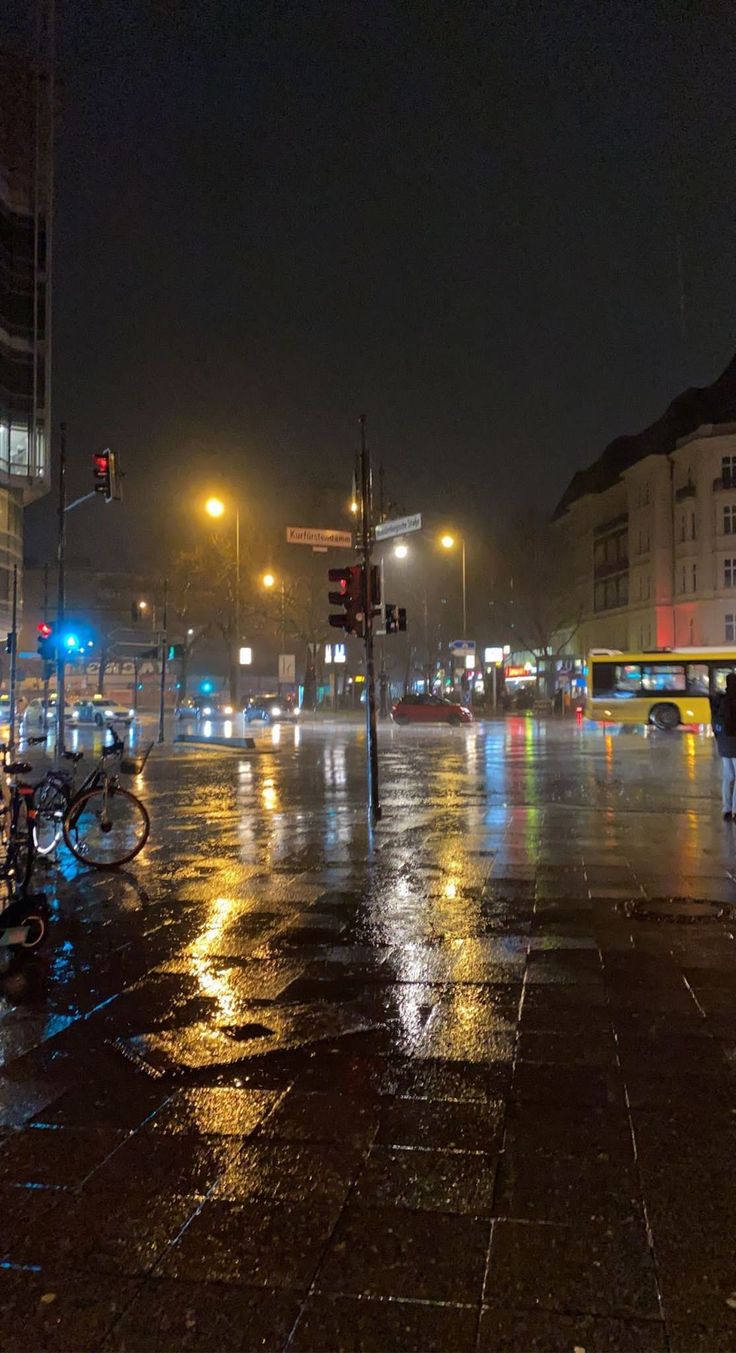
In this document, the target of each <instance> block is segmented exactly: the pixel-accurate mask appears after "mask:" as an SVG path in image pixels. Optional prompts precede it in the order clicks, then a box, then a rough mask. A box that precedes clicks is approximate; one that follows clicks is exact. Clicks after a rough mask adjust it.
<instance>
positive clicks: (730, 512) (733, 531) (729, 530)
mask: <svg viewBox="0 0 736 1353" xmlns="http://www.w3.org/2000/svg"><path fill="white" fill-rule="evenodd" d="M723 534H724V536H736V503H727V504H726V506H725V507H724V509H723Z"/></svg>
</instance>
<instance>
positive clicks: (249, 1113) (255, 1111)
mask: <svg viewBox="0 0 736 1353" xmlns="http://www.w3.org/2000/svg"><path fill="white" fill-rule="evenodd" d="M280 1099H281V1094H280V1092H279V1091H277V1090H252V1089H247V1088H243V1089H236V1088H234V1087H232V1086H216V1085H215V1086H202V1087H200V1088H199V1089H193V1090H180V1091H178V1092H177V1093H176V1094H175V1095H172V1097H171V1098H170V1099H169V1100H167V1101H166V1103H165V1104H164V1105H163V1106H162V1107H161V1108H160V1109H158V1110H157V1112H155V1113H154V1114H153V1115H152V1116H151V1117H150V1118H149V1119H148V1120H147V1123H146V1129H147V1130H150V1131H151V1132H164V1133H179V1132H183V1133H188V1134H190V1135H194V1134H197V1133H204V1134H210V1135H217V1134H224V1135H226V1136H229V1135H232V1136H242V1137H246V1136H249V1135H250V1133H252V1132H254V1131H255V1129H256V1128H257V1127H258V1126H259V1124H260V1123H262V1122H263V1120H264V1119H265V1118H267V1117H268V1115H269V1114H270V1113H271V1112H272V1110H273V1109H274V1107H275V1106H276V1105H277V1104H278V1102H279V1100H280Z"/></svg>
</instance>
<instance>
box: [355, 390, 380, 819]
mask: <svg viewBox="0 0 736 1353" xmlns="http://www.w3.org/2000/svg"><path fill="white" fill-rule="evenodd" d="M360 489H361V492H360V512H361V520H360V534H361V553H362V556H363V579H364V588H365V615H364V618H363V643H364V650H365V678H366V707H365V715H366V734H367V745H368V808H369V811H370V817H371V822H372V823H373V824H374V825H375V823H376V822H378V820H379V818H380V816H381V802H380V797H379V793H378V734H377V730H376V665H375V659H374V655H373V585H372V574H371V547H372V543H373V542H372V536H373V502H372V483H371V459H370V452H369V450H368V447H367V445H366V437H365V414H361V417H360Z"/></svg>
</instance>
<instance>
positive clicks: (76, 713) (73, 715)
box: [72, 709, 79, 719]
mask: <svg viewBox="0 0 736 1353" xmlns="http://www.w3.org/2000/svg"><path fill="white" fill-rule="evenodd" d="M72 718H73V719H78V718H79V710H78V709H73V710H72Z"/></svg>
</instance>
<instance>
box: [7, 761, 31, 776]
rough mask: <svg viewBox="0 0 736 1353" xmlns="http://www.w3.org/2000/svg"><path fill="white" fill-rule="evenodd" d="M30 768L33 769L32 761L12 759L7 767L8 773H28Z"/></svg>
mask: <svg viewBox="0 0 736 1353" xmlns="http://www.w3.org/2000/svg"><path fill="white" fill-rule="evenodd" d="M29 770H33V766H32V765H31V763H30V761H10V762H9V763H8V765H7V766H6V767H5V774H6V775H27V774H28V772H29Z"/></svg>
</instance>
